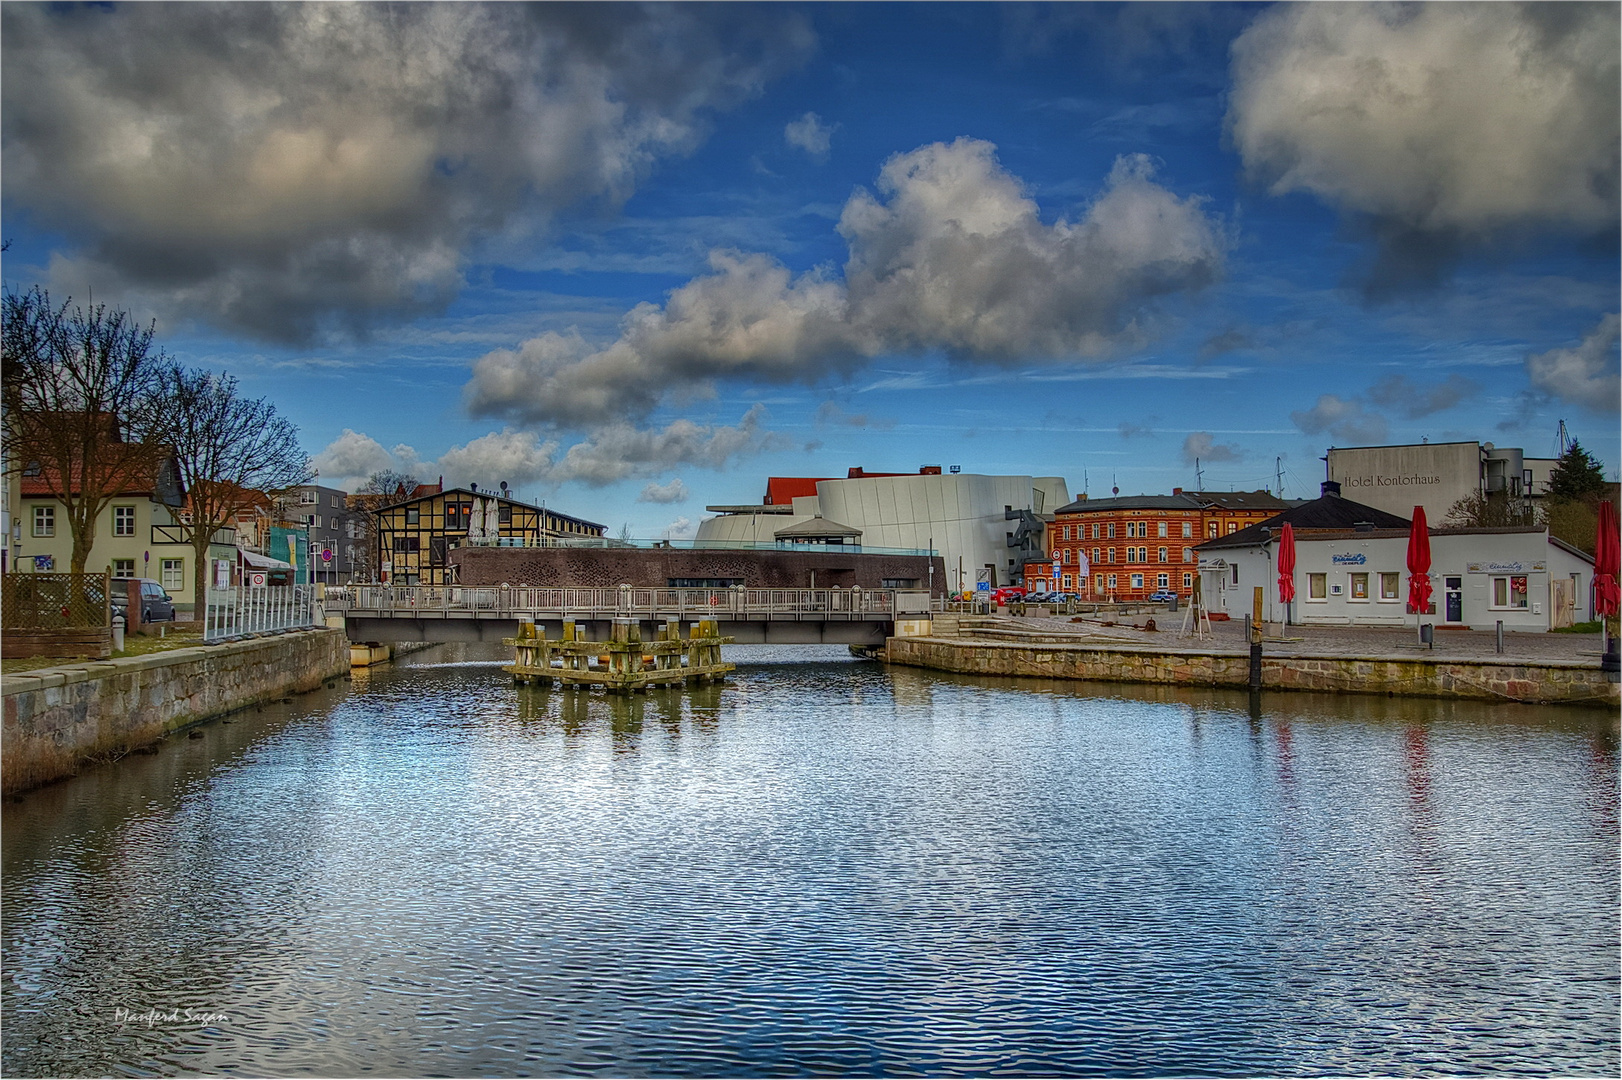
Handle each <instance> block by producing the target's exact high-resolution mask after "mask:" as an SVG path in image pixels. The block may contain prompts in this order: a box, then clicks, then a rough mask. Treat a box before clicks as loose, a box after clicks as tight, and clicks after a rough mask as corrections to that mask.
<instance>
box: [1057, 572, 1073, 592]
mask: <svg viewBox="0 0 1622 1080" xmlns="http://www.w3.org/2000/svg"><path fill="white" fill-rule="evenodd" d="M1059 580H1060V582H1061V584H1060V588H1063V589H1073V588H1075V587H1076V585H1075V582H1076V579H1075V577H1073V576H1072V575H1070V574H1065V575H1064V576H1063V577H1062V578H1060V579H1059Z"/></svg>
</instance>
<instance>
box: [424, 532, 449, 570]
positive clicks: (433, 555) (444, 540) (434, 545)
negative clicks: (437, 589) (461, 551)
mask: <svg viewBox="0 0 1622 1080" xmlns="http://www.w3.org/2000/svg"><path fill="white" fill-rule="evenodd" d="M448 542H449V538H448V537H444V536H430V537H429V538H428V565H430V566H444V565H445V549H446V546H447V544H448Z"/></svg>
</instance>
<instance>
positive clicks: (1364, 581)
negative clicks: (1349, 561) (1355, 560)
mask: <svg viewBox="0 0 1622 1080" xmlns="http://www.w3.org/2000/svg"><path fill="white" fill-rule="evenodd" d="M1347 576H1348V577H1349V578H1350V579H1351V582H1350V584H1351V587H1352V594H1351V599H1353V600H1367V599H1368V598H1369V576H1368V575H1367V574H1349V575H1347Z"/></svg>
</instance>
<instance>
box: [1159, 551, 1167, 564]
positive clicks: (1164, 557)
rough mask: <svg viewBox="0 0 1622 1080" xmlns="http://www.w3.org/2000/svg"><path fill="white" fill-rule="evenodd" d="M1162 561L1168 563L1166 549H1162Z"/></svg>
mask: <svg viewBox="0 0 1622 1080" xmlns="http://www.w3.org/2000/svg"><path fill="white" fill-rule="evenodd" d="M1160 561H1161V562H1165V561H1166V549H1165V548H1161V549H1160Z"/></svg>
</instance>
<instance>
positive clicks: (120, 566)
mask: <svg viewBox="0 0 1622 1080" xmlns="http://www.w3.org/2000/svg"><path fill="white" fill-rule="evenodd" d="M134 576H135V560H134V559H114V560H113V577H115V578H132V577H134Z"/></svg>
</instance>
